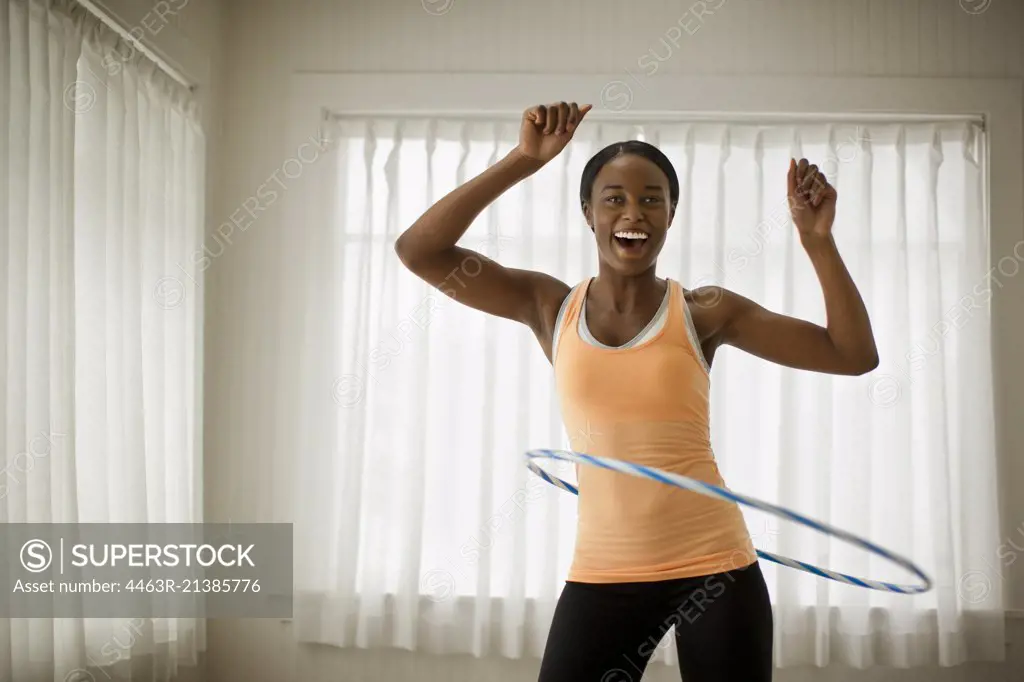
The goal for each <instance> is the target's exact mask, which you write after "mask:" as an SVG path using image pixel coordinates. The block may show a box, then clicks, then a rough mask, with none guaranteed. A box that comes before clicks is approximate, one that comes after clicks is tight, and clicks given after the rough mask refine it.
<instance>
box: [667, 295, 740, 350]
mask: <svg viewBox="0 0 1024 682" xmlns="http://www.w3.org/2000/svg"><path fill="white" fill-rule="evenodd" d="M683 295H684V298H685V299H686V304H687V307H688V308H689V311H690V317H691V318H693V326H694V327H695V328H696V331H697V335H698V336H699V337H700V339H701V341H702V342H708V341H714V340H715V339H720V337H721V335H722V333H723V332H724V331H725V329H726V327H727V326H728V324H729V321H730V320H731V319H732V317H733V315H734V314H735V311H736V310H738V309H739V308H741V307H742V306H743V302H744V301H746V300H747V299H745V298H743V297H742V296H740V295H739V294H737V293H735V292H733V291H730V290H729V289H726V288H725V287H720V286H717V285H709V286H701V287H696V288H694V289H683Z"/></svg>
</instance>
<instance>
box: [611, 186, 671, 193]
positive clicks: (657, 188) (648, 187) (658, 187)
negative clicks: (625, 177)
mask: <svg viewBox="0 0 1024 682" xmlns="http://www.w3.org/2000/svg"><path fill="white" fill-rule="evenodd" d="M609 189H622V185H605V186H604V187H602V188H601V191H602V192H604V191H606V190H609ZM644 189H653V190H656V191H658V192H664V191H665V188H664V187H662V186H661V185H645V186H644Z"/></svg>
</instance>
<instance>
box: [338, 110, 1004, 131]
mask: <svg viewBox="0 0 1024 682" xmlns="http://www.w3.org/2000/svg"><path fill="white" fill-rule="evenodd" d="M323 116H324V119H325V120H345V119H354V118H404V119H429V118H454V119H465V120H486V121H494V120H515V121H518V120H519V119H520V118H521V117H522V112H510V111H494V112H481V111H443V110H436V111H429V110H418V111H414V112H403V111H357V110H352V111H343V112H339V111H331V110H329V109H324V110H323ZM587 120H593V121H600V122H601V123H622V124H626V125H628V124H630V123H645V122H660V121H673V122H680V123H805V122H809V123H847V124H857V123H880V124H885V123H892V124H896V123H972V124H975V125H977V126H979V127H981V129H982V130H984V129H985V116H984V115H983V114H924V113H922V114H898V113H863V114H826V113H821V114H812V113H806V114H794V113H788V112H757V113H754V112H751V113H738V112H710V111H708V112H703V111H680V112H665V111H652V112H643V111H637V112H628V113H615V112H607V111H604V110H601V109H594V110H593V112H592V113H590V114H588V115H587Z"/></svg>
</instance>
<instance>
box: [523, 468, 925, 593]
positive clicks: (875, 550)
mask: <svg viewBox="0 0 1024 682" xmlns="http://www.w3.org/2000/svg"><path fill="white" fill-rule="evenodd" d="M526 458H527V461H526V466H527V468H528V469H529V470H530V471H532V472H533V473H535V474H537V476H539V477H540V478H541V479H543V480H545V481H547V482H548V483H550V484H551V485H553V486H555V487H556V488H561V489H562V490H566V491H568V492H570V493H572V494H573V495H579V491H578V490H577V489H576V486H574V485H572V484H571V483H567V482H565V481H563V480H562V479H560V478H558V477H557V476H552V475H551V474H549V473H547V472H546V471H544V470H543V469H541V468H540V466H538V465H537V464H536V463H534V462H533V461H532V460H534V459H540V458H546V459H558V460H563V461H566V462H574V463H576V464H588V465H591V466H599V467H602V468H604V469H610V470H611V471H617V472H619V473H623V474H630V475H631V476H637V477H639V478H648V479H651V480H653V481H657V482H658V483H664V484H666V485H671V486H675V487H677V488H684V489H686V490H692V491H693V492H695V493H700V494H701V495H706V496H708V497H713V498H716V499H719V500H724V501H726V502H733V503H737V504H742V505H746V506H748V507H753V508H754V509H759V510H761V511H763V512H767V513H769V514H772V515H774V516H778V517H782V518H785V519H789V520H790V521H795V522H796V523H799V524H802V525H804V526H807V527H809V528H813V529H814V530H816V531H819V532H821V533H825V534H826V535H831V536H833V537H836V538H839V539H841V540H846V541H847V542H849V543H851V544H853V545H856V546H858V547H860V548H862V549H865V550H867V551H869V552H871V553H872V554H876V555H878V556H880V557H882V558H883V559H888V560H889V561H891V562H893V563H894V564H896V565H898V566H901V567H902V568H905V569H906V570H908V571H910V572H911V573H913V574H914V575H916V576H917V577H918V578H920V579H921V580H922V581H923V584H921V585H897V584H895V583H887V582H881V581H878V580H868V579H867V578H858V577H856V576H852V575H847V574H845V573H838V572H836V571H832V570H829V569H827V568H821V567H820V566H815V565H813V564H808V563H805V562H803V561H797V560H796V559H790V558H789V557H784V556H780V555H778V554H772V553H771V552H765V551H763V550H760V549H759V550H757V556H758V557H760V558H761V559H767V560H768V561H773V562H775V563H777V564H781V565H782V566H787V567H789V568H794V569H796V570H798V571H806V572H807V573H812V574H814V575H816V576H819V577H821V578H828V579H830V580H835V581H837V582H841V583H845V584H848V585H856V586H858V587H866V588H868V589H872V590H881V591H883V592H898V593H900V594H921V593H922V592H927V591H929V590H930V589H931V588H932V579H931V578H929V577H928V576H927V575H926V574H925V572H924V571H922V570H921V569H920V568H918V566H917V565H916V564H914V562H912V561H911V560H910V559H906V558H904V557H901V556H900V555H898V554H896V553H894V552H890V551H889V550H887V549H885V548H883V547H879V546H878V545H876V544H875V543H873V542H871V541H870V540H865V539H864V538H862V537H860V536H857V535H854V534H853V533H850V532H848V531H845V530H842V529H840V528H836V527H834V526H830V525H828V524H827V523H822V522H821V521H815V520H814V519H812V518H809V517H807V516H804V515H803V514H799V513H797V512H795V511H791V510H789V509H786V508H785V507H780V506H778V505H776V504H771V503H770V502H764V501H763V500H759V499H757V498H754V497H749V496H747V495H741V494H739V493H735V492H733V491H731V490H728V489H727V488H722V487H719V486H715V485H711V484H710V483H704V482H703V481H698V480H695V479H692V478H689V477H687V476H680V475H679V474H673V473H669V472H667V471H662V470H661V469H654V468H652V467H645V466H641V465H639V464H633V463H631V462H624V461H622V460H618V459H608V458H606V457H595V456H593V455H585V454H583V453H579V452H570V451H568V450H530V451H529V452H527V453H526Z"/></svg>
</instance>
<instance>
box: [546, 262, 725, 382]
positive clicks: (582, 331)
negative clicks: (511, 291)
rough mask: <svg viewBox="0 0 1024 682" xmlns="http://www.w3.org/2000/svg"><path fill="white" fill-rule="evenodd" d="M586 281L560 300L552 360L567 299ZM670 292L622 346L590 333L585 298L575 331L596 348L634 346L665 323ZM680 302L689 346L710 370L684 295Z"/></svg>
mask: <svg viewBox="0 0 1024 682" xmlns="http://www.w3.org/2000/svg"><path fill="white" fill-rule="evenodd" d="M588 281H589V280H584V281H583V282H580V283H579V284H577V285H576V286H574V287H573V288H572V289H571V290H570V291H569V293H568V294H567V295H566V297H565V298H564V299H563V300H562V305H561V306H560V307H559V309H558V315H557V316H556V317H555V333H554V339H553V340H552V343H551V358H552V360H554V358H555V357H556V355H555V354H556V352H557V351H558V339H559V335H560V334H561V332H562V320H563V318H564V317H565V309H566V308H568V307H569V301H570V300H572V297H573V295H575V293H576V290H577V289H579V288H580V287H581V286H584V285H585V284H587V282H588ZM588 293H589V292H588ZM670 294H671V292H670V291H669V290H668V289H667V288H666V291H665V298H663V299H662V301H661V306H660V307H659V308H658V312H656V313H655V314H654V317H653V318H652V319H651V321H650V322H649V323H647V326H646V327H644V328H643V329H642V330H641V331H640V333H639V334H637V335H636V336H635V337H633V339H632V340H631V341H629V342H627V343H626V344H624V345H622V346H608V345H605V344H603V343H601V342H600V341H598V340H597V339H595V338H594V336H593V335H592V334H591V333H590V329H589V328H588V327H587V315H586V313H587V301H586V299H585V298H584V300H583V307H582V309H581V310H580V317H579V322H578V324H577V325H576V329H577V332H578V333H579V335H580V338H582V339H583V340H584V341H585V342H587V343H589V344H590V345H592V346H597V347H598V348H606V349H609V350H617V349H623V348H630V347H632V346H635V345H636V344H637V343H640V342H641V341H642V340H643V339H644V337H645V336H646V335H647V334H649V333H650V332H651V330H652V329H654V328H655V326H656V325H661V324H665V323H666V322H667V319H668V301H669V298H670ZM680 304H681V305H682V306H683V319H684V320H685V323H686V335H687V337H689V341H690V346H691V347H692V348H693V349H694V351H696V353H697V358H698V359H699V360H700V364H701V365H702V366H703V367H704V371H705V372H710V371H711V368H710V367H709V366H708V363H707V360H705V359H704V350H703V349H702V348H701V347H700V343H698V342H697V338H698V337H697V329H696V327H694V325H693V318H692V317H691V316H690V306H688V305H687V304H686V299H685V297H684V298H683V299H682V300H681V301H680Z"/></svg>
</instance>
